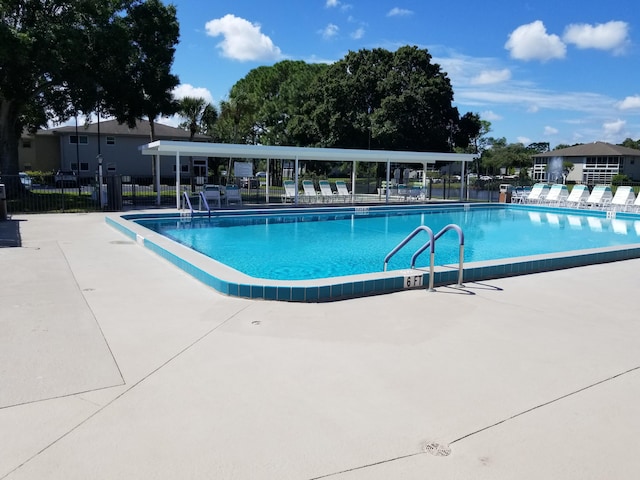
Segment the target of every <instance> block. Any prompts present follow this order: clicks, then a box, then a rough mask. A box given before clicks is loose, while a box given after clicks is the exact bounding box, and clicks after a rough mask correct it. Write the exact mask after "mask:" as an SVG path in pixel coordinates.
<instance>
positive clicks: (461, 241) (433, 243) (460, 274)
mask: <svg viewBox="0 0 640 480" xmlns="http://www.w3.org/2000/svg"><path fill="white" fill-rule="evenodd" d="M449 230H455V231H456V232H457V233H458V242H459V245H460V246H459V265H458V283H457V285H456V286H458V287H463V286H464V285H463V283H462V277H463V267H464V232H463V231H462V228H460V227H459V226H458V225H455V224H453V223H450V224H449V225H446V226H445V227H444V228H443V229H442V230H440V231H439V232H438V233H437V234H436V235H434V234H433V230H431V229H430V228H429V227H427V226H426V225H420V226H419V227H416V229H415V230H413V231H412V232H411V233H410V234H409V235H407V236H406V237H405V238H404V240H402V241H401V242H400V243H399V244H398V245H397V246H396V247H395V248H394V249H393V250H391V251H390V252H389V253H388V254H387V256H386V257H385V258H384V266H383V271H385V272H386V271H387V265H388V263H389V260H391V257H393V256H394V255H395V254H396V253H398V251H400V250H401V249H402V248H403V247H404V246H405V245H406V244H407V243H409V242H410V241H411V240H412V239H413V237H415V236H416V235H418V234H419V233H420V232H422V231H425V232H427V234H428V235H429V240H428V241H427V242H426V243H425V244H424V245H423V246H422V247H420V248H419V249H418V250H417V251H416V252H415V253H414V254H413V256H412V257H411V268H415V264H416V259H417V258H418V256H419V255H420V254H421V253H422V252H424V251H425V250H426V249H427V248H430V250H431V251H430V255H429V257H430V258H429V291H430V292H433V291H434V288H433V279H434V263H435V262H434V261H435V251H436V250H435V247H436V240H437V239H438V238H440V237H441V236H442V235H444V233H446V232H448V231H449Z"/></svg>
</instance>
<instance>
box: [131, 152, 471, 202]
mask: <svg viewBox="0 0 640 480" xmlns="http://www.w3.org/2000/svg"><path fill="white" fill-rule="evenodd" d="M138 148H139V150H140V152H141V153H142V155H155V156H157V158H158V159H159V157H160V156H175V158H176V208H180V157H181V156H203V157H219V158H238V159H242V158H245V159H249V158H250V159H257V158H261V159H266V160H271V159H280V160H293V161H295V169H294V172H295V177H296V178H295V180H296V185H297V183H298V182H297V180H298V178H297V177H298V162H299V161H300V160H302V161H305V160H313V161H326V162H348V161H351V162H353V163H354V168H353V169H352V177H353V178H352V182H353V183H352V184H353V185H355V180H356V176H355V175H356V174H355V172H356V168H355V166H356V165H355V164H356V162H375V163H381V162H383V163H386V165H387V181H389V177H390V170H391V168H390V167H391V163H403V164H421V165H423V167H424V169H425V170H426V166H427V165H428V164H434V163H436V162H450V163H456V162H460V163H461V172H462V175H461V177H462V178H463V179H464V178H465V175H464V171H465V164H466V163H467V162H472V161H473V160H474V159H475V158H476V155H475V154H467V153H439V152H411V151H393V150H360V149H342V148H312V147H284V146H273V145H239V144H231V143H203V142H176V141H169V140H158V141H155V142H151V143H148V144H145V145H141V146H140V147H138ZM158 159H157V160H156V162H157V163H156V167H157V170H156V171H157V172H159V171H160V162H159V160H158ZM267 165H268V162H267ZM267 168H268V167H267ZM158 176H159V175H158ZM267 178H268V171H267ZM267 189H268V185H267ZM462 191H464V180H463V183H462V185H461V192H462ZM461 194H462V193H461ZM267 196H268V190H267ZM387 200H388V189H387ZM296 203H297V198H296Z"/></svg>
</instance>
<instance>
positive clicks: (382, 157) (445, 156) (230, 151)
mask: <svg viewBox="0 0 640 480" xmlns="http://www.w3.org/2000/svg"><path fill="white" fill-rule="evenodd" d="M138 148H139V150H140V151H141V152H142V154H143V155H168V156H175V155H178V156H179V155H202V156H207V157H230V158H267V159H268V158H278V159H290V160H295V159H298V160H320V161H334V162H335V161H338V162H340V161H342V162H344V161H366V162H399V163H435V162H440V161H442V162H471V161H473V160H474V159H475V157H476V155H475V154H468V153H437V152H407V151H390V150H358V149H342V148H312V147H285V146H269V145H239V144H231V143H194V142H172V141H165V140H158V141H155V142H153V143H149V144H146V145H141V146H140V147H138Z"/></svg>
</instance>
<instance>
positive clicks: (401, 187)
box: [398, 183, 409, 200]
mask: <svg viewBox="0 0 640 480" xmlns="http://www.w3.org/2000/svg"><path fill="white" fill-rule="evenodd" d="M398 196H399V197H402V198H403V199H404V200H408V199H409V187H407V186H406V185H405V184H404V183H400V184H398Z"/></svg>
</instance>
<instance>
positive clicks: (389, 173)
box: [384, 159, 391, 204]
mask: <svg viewBox="0 0 640 480" xmlns="http://www.w3.org/2000/svg"><path fill="white" fill-rule="evenodd" d="M390 184H391V160H389V159H387V183H386V186H385V187H384V203H386V204H389V185H390Z"/></svg>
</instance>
